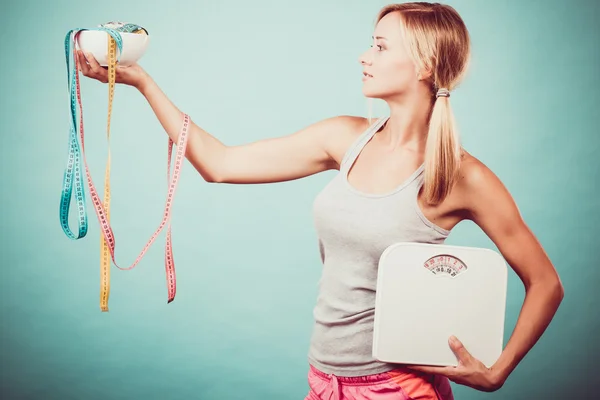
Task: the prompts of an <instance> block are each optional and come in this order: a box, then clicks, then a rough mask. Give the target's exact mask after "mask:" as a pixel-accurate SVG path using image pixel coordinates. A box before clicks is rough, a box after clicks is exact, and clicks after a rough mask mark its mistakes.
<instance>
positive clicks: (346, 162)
mask: <svg viewBox="0 0 600 400" xmlns="http://www.w3.org/2000/svg"><path fill="white" fill-rule="evenodd" d="M388 119H389V117H381V118H379V119H378V120H377V121H375V122H374V123H373V124H371V126H369V127H368V128H367V129H366V130H365V131H364V132H363V133H362V134H360V136H359V137H358V138H356V140H355V141H354V142H353V143H352V145H351V146H350V147H349V148H348V150H347V151H346V154H344V158H343V159H342V163H341V164H340V171H341V172H346V171H347V169H348V168H349V167H350V166H351V165H352V164H354V161H355V160H356V157H358V155H359V154H360V152H361V151H362V149H363V147H365V146H366V144H367V143H368V142H369V140H371V138H372V137H373V135H375V133H377V131H378V130H379V128H381V127H382V126H383V124H384V123H385V122H386V121H387V120H388Z"/></svg>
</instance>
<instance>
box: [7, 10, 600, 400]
mask: <svg viewBox="0 0 600 400" xmlns="http://www.w3.org/2000/svg"><path fill="white" fill-rule="evenodd" d="M385 4H387V2H384V1H369V2H367V1H358V0H354V1H348V0H344V1H341V0H336V1H334V0H329V1H317V0H304V1H302V2H298V1H285V0H283V1H282V0H279V1H268V0H255V1H251V2H250V1H240V0H232V1H226V2H215V1H198V0H196V1H188V2H182V1H177V2H175V1H174V2H167V1H157V2H142V1H139V0H136V1H127V2H118V1H115V0H107V1H94V2H93V1H88V0H84V1H79V2H68V1H64V0H60V1H59V0H55V1H52V2H43V1H41V0H39V1H37V2H36V1H33V0H28V1H17V0H12V1H10V0H9V1H8V3H7V2H3V3H2V5H1V6H0V19H1V21H0V22H1V25H0V37H1V39H2V40H1V41H0V43H1V44H0V46H1V54H2V64H1V66H0V68H1V74H0V88H1V90H2V107H0V132H1V135H2V145H1V146H0V149H1V152H2V156H1V158H0V160H1V167H2V191H1V192H0V196H1V197H0V198H1V201H2V226H4V230H3V237H2V253H3V260H2V261H3V263H2V278H1V279H0V290H1V292H2V307H1V310H2V311H1V317H2V323H1V326H2V328H1V330H0V343H1V346H2V348H1V353H0V360H1V363H2V365H1V372H0V376H1V386H2V396H1V397H2V398H7V399H41V398H44V399H54V398H56V399H105V398H108V399H166V398H168V399H189V398H197V399H203V400H204V399H206V400H212V399H219V400H220V399H245V400H249V399H263V400H264V399H278V400H287V399H290V400H292V399H302V398H304V396H305V395H306V392H307V390H308V386H307V383H306V374H307V368H308V365H307V360H306V354H307V351H308V345H309V339H310V334H311V329H312V308H313V306H314V304H315V301H316V296H317V284H318V280H319V276H320V272H321V264H320V259H319V253H318V247H317V240H316V235H315V231H314V227H313V220H312V214H311V213H312V202H313V199H314V197H315V196H316V194H317V193H318V192H319V191H320V190H321V189H322V188H323V187H324V185H325V184H326V183H327V182H328V181H329V180H330V179H332V177H333V176H334V174H335V173H336V171H329V172H326V173H322V174H319V175H316V176H312V177H309V178H306V179H302V180H298V181H293V182H286V183H279V184H271V185H249V186H243V185H225V184H223V185H214V184H208V183H206V182H204V181H203V179H202V178H201V177H200V175H199V174H197V173H196V172H195V170H194V169H193V168H191V167H190V165H189V163H187V161H186V164H185V166H184V168H183V171H182V176H181V180H180V182H179V187H178V191H177V193H176V196H175V204H174V208H173V219H172V223H173V225H172V229H173V241H174V252H175V263H176V272H177V297H176V298H175V301H174V302H172V303H171V304H167V290H166V278H165V271H164V242H165V231H163V233H162V234H161V235H160V237H159V238H158V239H157V241H156V242H155V243H154V245H153V247H152V248H151V249H150V251H149V252H148V253H147V255H146V257H145V258H144V259H143V260H142V262H141V263H140V264H139V265H138V266H137V267H136V268H135V269H133V270H131V271H120V270H118V269H117V268H116V267H114V266H113V267H112V269H111V271H112V273H111V293H110V303H109V307H110V312H108V313H101V312H100V308H99V282H100V280H99V271H100V267H99V242H100V240H99V237H100V236H99V235H100V231H99V227H98V221H97V219H96V216H95V213H94V210H93V207H92V205H91V202H90V200H89V195H87V196H86V197H87V199H88V208H87V211H88V217H89V224H90V228H89V233H88V235H87V237H86V238H84V239H83V240H80V241H72V240H69V239H68V238H67V237H66V236H65V234H64V233H63V232H62V230H61V227H60V224H59V218H58V216H59V199H60V191H61V185H62V177H63V172H64V168H65V165H66V161H67V144H68V134H69V126H70V125H69V118H70V116H69V94H68V91H67V79H66V77H67V75H66V63H65V50H64V39H65V35H66V33H67V31H68V30H70V29H74V28H91V27H96V26H98V25H99V24H101V23H105V22H108V21H125V22H132V23H136V24H139V25H142V26H143V27H145V28H147V29H148V31H149V33H150V36H151V38H150V45H149V47H148V50H147V53H146V54H145V56H144V57H143V58H142V60H141V61H140V64H141V65H142V66H143V67H144V68H145V69H146V70H147V71H148V72H149V73H150V74H151V76H152V77H153V78H154V79H155V80H156V81H157V82H158V84H159V85H160V87H161V88H162V89H163V90H164V91H165V92H166V94H167V95H168V96H169V97H170V99H171V100H173V101H174V102H175V104H176V105H177V106H178V107H179V108H180V109H181V110H182V111H184V112H186V113H188V114H189V115H190V116H191V118H192V119H193V120H194V121H195V122H196V123H197V124H198V125H199V126H201V127H203V128H205V129H206V130H208V132H210V133H211V134H213V135H215V136H216V137H217V138H219V139H220V140H222V141H223V142H224V143H226V144H229V145H236V144H243V143H248V142H252V141H255V140H260V139H264V138H269V137H277V136H282V135H287V134H290V133H292V132H295V131H297V130H298V129H301V128H303V127H305V126H307V125H309V124H311V123H314V122H316V121H318V120H321V119H323V118H327V117H331V116H334V115H341V114H351V115H363V116H366V115H367V102H366V99H365V98H364V97H363V95H362V92H361V85H362V82H361V77H362V68H361V66H360V64H359V63H358V57H359V55H360V54H361V53H362V52H363V51H365V50H366V49H367V48H368V47H369V45H370V44H371V35H372V33H373V23H374V20H375V16H376V14H377V12H378V11H379V9H380V7H382V6H383V5H385ZM449 4H450V5H452V6H454V7H455V8H456V9H457V10H458V12H459V13H460V14H461V15H462V16H463V18H464V19H465V21H466V24H467V26H468V28H469V30H470V33H471V35H472V40H473V62H472V67H471V70H470V72H469V74H468V76H467V77H466V80H465V81H464V83H463V84H462V85H461V86H460V87H459V88H458V89H457V90H456V91H455V92H453V94H452V98H451V104H452V107H453V109H454V112H455V114H456V118H457V121H458V125H459V129H460V132H461V136H462V140H463V143H464V145H465V147H466V148H467V150H468V151H470V152H471V153H472V154H474V155H475V156H476V157H478V158H479V159H481V160H482V161H483V162H484V163H485V164H487V165H488V166H489V167H490V168H491V169H492V170H493V171H494V172H495V173H496V174H497V175H498V176H499V177H500V179H502V181H503V182H504V183H505V185H506V186H507V187H508V189H509V190H510V191H511V193H512V194H513V196H514V198H515V200H516V201H517V203H518V205H519V208H520V210H521V212H522V214H523V216H524V218H525V219H526V221H527V223H528V224H529V226H530V227H531V229H532V230H533V231H534V233H535V234H536V235H537V237H538V238H539V240H540V241H541V243H542V245H543V246H544V248H545V249H546V250H547V252H548V254H549V256H550V257H551V260H552V261H553V263H554V264H555V266H556V268H557V269H558V271H559V273H560V276H561V278H562V280H563V283H564V285H565V289H566V297H565V300H564V302H563V304H562V306H561V308H560V309H559V312H558V314H557V316H556V318H555V320H554V321H553V323H552V324H551V326H550V328H549V329H548V331H547V332H546V333H545V335H544V336H543V337H542V338H541V340H540V341H539V342H538V344H537V346H536V347H534V349H533V350H532V351H531V353H530V354H529V355H528V356H527V357H526V358H525V359H524V360H523V361H522V363H521V364H520V365H519V367H518V368H517V369H516V370H515V371H514V373H513V374H512V375H511V377H510V378H509V379H508V381H507V382H506V384H505V386H504V387H503V388H502V389H501V390H500V391H499V392H496V393H493V394H486V393H483V392H477V391H475V390H472V389H470V388H468V387H464V386H459V385H455V384H453V388H454V391H455V394H456V398H457V399H461V400H462V399H465V400H466V399H469V400H470V399H484V398H486V399H487V398H496V399H513V400H516V399H540V398H561V396H565V395H569V396H570V397H569V398H581V397H583V396H584V393H585V392H586V391H588V390H589V391H598V390H600V386H598V380H597V379H596V378H595V376H596V373H595V370H594V369H593V368H592V366H591V363H592V360H593V359H594V358H593V356H597V355H598V353H599V351H600V346H599V341H598V335H597V332H598V329H599V328H600V326H599V320H600V319H599V318H598V314H597V310H598V307H599V306H600V301H599V296H598V291H597V289H598V283H599V281H600V270H599V269H598V263H597V257H596V251H597V249H598V244H599V243H598V234H597V229H598V225H599V224H600V217H599V214H598V174H599V173H600V166H599V163H598V161H597V153H598V150H600V139H599V135H598V126H599V124H600V117H599V115H600V113H599V112H598V109H599V102H598V96H597V95H598V87H599V86H600V79H599V75H598V71H600V59H599V57H600V51H599V48H598V33H599V28H598V25H597V20H598V17H600V5H599V4H600V3H598V2H595V1H581V0H580V1H570V2H566V1H547V0H535V1H532V0H530V1H517V0H514V1H508V0H504V1H476V0H462V1H459V0H455V1H450V2H449ZM81 88H82V89H81V90H82V94H83V105H84V122H85V134H86V148H87V156H88V162H89V165H90V168H91V172H92V176H93V178H94V180H95V183H96V185H97V188H98V189H99V191H100V192H101V193H102V191H103V175H104V166H105V162H106V155H107V142H106V118H107V109H108V107H107V105H108V100H107V99H108V86H107V85H103V84H100V83H99V82H97V81H91V80H89V79H83V81H82V87H81ZM386 112H387V108H386V106H385V103H382V102H377V101H376V102H375V103H374V114H375V115H377V116H381V115H384V114H385V113H386ZM111 127H112V129H111V152H112V175H111V183H112V210H111V219H112V226H113V228H114V231H115V235H116V241H117V262H118V263H119V265H120V266H123V267H125V266H129V265H130V264H131V263H132V262H133V261H134V260H135V258H136V257H137V255H138V254H139V252H140V251H141V249H142V247H143V245H144V244H145V243H146V241H147V240H148V239H149V238H150V236H151V234H152V233H153V232H154V231H155V229H156V228H157V227H158V225H159V223H160V221H161V218H162V211H163V207H164V202H165V195H166V187H167V180H166V162H167V135H166V134H165V133H164V131H163V130H162V127H161V126H160V124H159V122H158V120H157V119H156V117H155V116H154V114H153V112H152V110H151V109H150V107H149V105H148V104H147V103H146V101H145V100H144V98H143V97H142V96H141V95H140V94H139V93H138V92H137V91H136V90H134V89H132V88H130V87H125V86H120V85H119V86H117V88H116V92H115V101H114V109H113V118H112V124H111ZM86 194H87V191H86ZM73 217H75V215H73ZM71 226H72V227H73V228H75V227H76V226H77V225H76V222H75V218H72V224H71ZM447 243H448V244H454V245H466V246H481V247H488V248H492V249H495V246H494V245H493V243H492V242H491V241H490V240H489V239H487V237H486V236H485V235H484V234H483V233H482V232H481V231H480V230H479V229H478V228H477V227H476V226H475V225H474V224H472V223H467V222H464V223H461V224H460V225H459V226H458V227H457V228H456V229H455V230H454V231H453V232H452V234H451V235H450V237H449V238H448V241H447ZM508 283H509V292H508V302H507V317H506V329H505V330H506V334H505V342H506V340H508V337H509V335H510V334H511V332H512V329H513V327H514V324H515V322H516V319H517V316H518V313H519V311H520V307H521V304H522V300H523V297H524V290H523V287H522V285H521V283H520V281H519V279H518V277H517V276H516V275H515V274H514V272H512V271H511V272H510V274H509V282H508ZM398 340H401V338H398ZM562 398H564V397H562Z"/></svg>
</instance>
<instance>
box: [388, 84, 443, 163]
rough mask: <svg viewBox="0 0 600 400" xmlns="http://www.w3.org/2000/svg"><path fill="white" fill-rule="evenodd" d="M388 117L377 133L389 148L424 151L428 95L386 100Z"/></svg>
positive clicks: (428, 105)
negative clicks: (388, 109)
mask: <svg viewBox="0 0 600 400" xmlns="http://www.w3.org/2000/svg"><path fill="white" fill-rule="evenodd" d="M387 103H388V106H389V108H390V118H389V119H388V120H387V122H386V124H385V127H384V128H383V129H382V131H381V132H379V133H378V134H377V135H379V136H380V139H381V140H382V143H383V144H384V145H385V146H386V147H389V149H390V150H396V149H406V150H410V151H414V152H417V153H423V152H424V151H425V144H426V142H427V132H428V129H429V117H430V114H431V107H432V103H431V100H430V99H429V97H428V96H419V97H418V98H412V99H407V98H403V99H401V100H387Z"/></svg>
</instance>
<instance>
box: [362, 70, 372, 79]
mask: <svg viewBox="0 0 600 400" xmlns="http://www.w3.org/2000/svg"><path fill="white" fill-rule="evenodd" d="M363 76H365V77H368V78H372V77H373V75H370V74H367V73H366V72H364V71H363Z"/></svg>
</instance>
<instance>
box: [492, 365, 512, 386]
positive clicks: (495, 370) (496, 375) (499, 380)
mask: <svg viewBox="0 0 600 400" xmlns="http://www.w3.org/2000/svg"><path fill="white" fill-rule="evenodd" d="M507 377H508V374H507V373H506V370H503V369H502V368H499V367H498V366H496V365H493V366H492V367H491V368H489V369H488V380H489V381H490V383H491V384H492V386H493V387H494V389H495V390H497V389H500V388H501V387H502V386H503V385H504V382H505V381H506V378H507Z"/></svg>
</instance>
